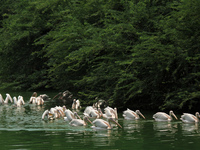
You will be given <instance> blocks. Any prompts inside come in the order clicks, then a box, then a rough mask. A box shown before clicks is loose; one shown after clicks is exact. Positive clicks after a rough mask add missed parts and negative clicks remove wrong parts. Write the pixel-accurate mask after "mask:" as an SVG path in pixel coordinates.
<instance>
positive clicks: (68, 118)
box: [64, 109, 77, 122]
mask: <svg viewBox="0 0 200 150" xmlns="http://www.w3.org/2000/svg"><path fill="white" fill-rule="evenodd" d="M65 116H66V117H64V120H65V121H69V122H70V121H72V120H73V119H77V118H76V116H75V115H74V113H73V112H72V111H71V110H69V109H66V110H65Z"/></svg>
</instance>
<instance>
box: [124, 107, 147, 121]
mask: <svg viewBox="0 0 200 150" xmlns="http://www.w3.org/2000/svg"><path fill="white" fill-rule="evenodd" d="M139 115H140V116H142V117H143V118H144V119H145V117H144V115H143V114H142V113H141V112H140V111H139V110H136V111H135V112H134V111H132V110H130V109H127V110H125V111H124V112H123V116H124V119H127V120H138V119H140V116H139Z"/></svg>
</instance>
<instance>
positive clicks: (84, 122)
mask: <svg viewBox="0 0 200 150" xmlns="http://www.w3.org/2000/svg"><path fill="white" fill-rule="evenodd" d="M74 114H75V115H77V117H78V118H80V117H79V116H78V114H77V113H74ZM87 122H89V123H91V124H92V122H91V121H90V120H89V118H88V117H87V116H84V117H83V120H82V119H81V118H80V119H72V120H71V121H70V123H69V124H70V125H72V126H86V125H87Z"/></svg>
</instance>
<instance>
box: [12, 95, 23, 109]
mask: <svg viewBox="0 0 200 150" xmlns="http://www.w3.org/2000/svg"><path fill="white" fill-rule="evenodd" d="M13 101H14V104H15V105H16V106H17V107H21V106H22V105H24V104H25V102H24V99H23V97H22V96H18V99H17V98H16V97H15V96H14V97H13Z"/></svg>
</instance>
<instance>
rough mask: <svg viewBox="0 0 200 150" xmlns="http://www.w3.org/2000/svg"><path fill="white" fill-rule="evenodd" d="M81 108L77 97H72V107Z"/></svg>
mask: <svg viewBox="0 0 200 150" xmlns="http://www.w3.org/2000/svg"><path fill="white" fill-rule="evenodd" d="M80 108H81V104H80V101H79V100H78V99H77V100H76V99H74V100H73V103H72V109H76V110H77V109H80Z"/></svg>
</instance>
